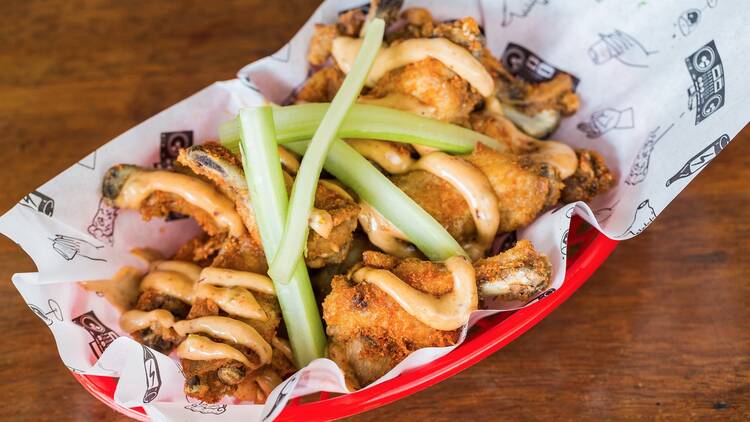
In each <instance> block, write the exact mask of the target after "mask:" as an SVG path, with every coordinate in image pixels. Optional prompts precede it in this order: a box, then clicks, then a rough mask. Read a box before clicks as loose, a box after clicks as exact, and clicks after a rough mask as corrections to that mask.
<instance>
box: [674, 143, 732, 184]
mask: <svg viewBox="0 0 750 422" xmlns="http://www.w3.org/2000/svg"><path fill="white" fill-rule="evenodd" d="M729 141H730V139H729V135H727V134H724V135H721V136H720V137H719V138H718V139H716V140H715V141H713V142H711V143H710V144H708V146H707V147H705V148H703V149H702V150H701V151H700V152H699V153H697V154H695V155H694V156H692V157H691V158H690V159H689V160H688V161H687V162H686V163H685V165H683V166H682V168H680V170H678V171H677V173H675V175H674V176H672V177H670V178H669V180H667V187H669V185H671V184H672V183H674V182H676V181H678V180H680V179H684V178H686V177H690V176H692V175H693V174H695V173H697V172H699V171H700V170H701V169H702V168H703V167H706V166H707V165H708V163H710V162H711V161H712V160H713V159H714V158H716V156H717V155H719V153H720V152H721V151H722V150H723V149H724V148H726V146H727V145H728V144H729Z"/></svg>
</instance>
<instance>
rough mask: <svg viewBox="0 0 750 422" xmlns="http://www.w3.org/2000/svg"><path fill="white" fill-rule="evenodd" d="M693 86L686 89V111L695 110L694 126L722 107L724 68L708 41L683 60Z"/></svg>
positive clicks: (716, 52) (711, 43)
mask: <svg viewBox="0 0 750 422" xmlns="http://www.w3.org/2000/svg"><path fill="white" fill-rule="evenodd" d="M685 66H687V69H688V72H690V79H692V80H693V86H691V87H690V88H688V109H690V110H692V109H693V108H695V110H696V112H695V124H696V125H697V124H698V123H700V122H702V121H703V120H705V119H706V118H708V116H710V115H712V114H714V113H715V112H716V111H717V110H719V109H720V108H722V107H723V106H724V100H725V89H724V66H723V65H722V63H721V56H719V51H718V50H717V49H716V44H714V42H713V41H709V42H708V44H706V45H704V46H703V47H701V48H700V49H698V51H696V52H695V53H693V54H691V55H690V56H689V57H688V58H686V59H685Z"/></svg>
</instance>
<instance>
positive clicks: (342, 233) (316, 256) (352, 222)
mask: <svg viewBox="0 0 750 422" xmlns="http://www.w3.org/2000/svg"><path fill="white" fill-rule="evenodd" d="M177 161H178V162H179V163H180V164H182V165H184V166H186V167H188V168H190V170H192V171H194V172H195V173H196V174H199V175H201V176H203V177H206V178H207V179H209V180H211V181H212V182H213V183H214V184H216V186H218V187H219V190H221V191H222V192H223V193H224V194H225V195H226V196H227V197H229V198H231V199H232V201H234V203H235V206H236V208H237V211H238V213H239V215H240V217H241V218H242V220H243V221H244V223H245V225H246V226H247V227H248V228H249V231H250V233H251V234H252V237H253V239H254V240H257V241H256V242H255V243H254V244H255V245H258V247H257V249H258V252H262V251H261V250H260V247H259V245H260V244H261V243H260V240H259V239H260V235H259V234H258V229H257V224H256V223H255V216H254V214H253V211H252V209H251V206H250V204H251V199H250V192H249V190H248V187H247V181H246V180H245V173H244V171H243V170H242V165H241V164H240V162H239V160H238V158H237V157H236V156H234V155H233V154H232V153H231V152H229V150H227V149H226V148H224V147H222V146H221V145H219V144H215V143H207V144H204V145H198V146H193V147H190V148H187V149H183V150H181V151H180V155H179V157H178V159H177ZM291 180H292V179H291V177H289V178H287V181H288V182H291ZM315 207H316V208H317V209H319V210H323V211H325V212H326V213H327V214H328V215H329V216H330V218H331V221H332V227H331V230H330V232H329V233H325V234H326V236H323V234H320V233H317V232H316V231H314V230H310V234H309V236H308V240H307V256H306V257H305V262H306V263H307V265H308V266H310V267H313V268H319V267H322V266H323V265H326V264H328V263H337V262H340V261H341V260H343V259H344V257H345V256H346V252H347V250H348V248H349V244H350V243H351V238H352V232H353V231H354V229H355V228H356V227H357V214H358V213H359V207H358V206H357V204H356V203H354V201H352V200H351V198H348V197H344V196H342V195H341V194H340V193H339V192H337V191H336V190H333V189H331V188H329V187H327V186H325V185H324V184H322V183H321V184H319V185H318V187H317V191H316V195H315ZM238 246H241V248H240V249H238V250H239V251H241V252H242V251H248V252H253V253H254V251H250V249H251V248H252V247H253V244H249V243H247V242H243V243H241V244H240V245H238ZM252 256H255V255H252ZM230 258H231V257H229V258H228V259H230ZM213 266H224V267H227V268H237V267H236V266H234V265H231V262H228V263H227V264H226V265H219V264H218V263H214V264H213ZM237 269H239V268H237ZM251 271H252V270H251Z"/></svg>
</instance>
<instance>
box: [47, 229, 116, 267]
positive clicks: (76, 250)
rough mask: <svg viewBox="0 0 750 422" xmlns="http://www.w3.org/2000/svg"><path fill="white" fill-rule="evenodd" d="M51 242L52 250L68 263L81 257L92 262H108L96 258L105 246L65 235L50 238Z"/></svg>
mask: <svg viewBox="0 0 750 422" xmlns="http://www.w3.org/2000/svg"><path fill="white" fill-rule="evenodd" d="M49 240H51V241H52V249H54V250H55V252H57V253H58V254H60V256H61V257H63V258H65V260H67V261H71V260H72V259H73V258H75V257H77V256H80V257H83V258H86V259H90V260H92V261H102V262H107V260H106V259H104V258H97V257H96V255H97V254H98V251H99V250H100V249H102V248H104V246H97V245H94V244H93V243H91V242H88V241H86V240H83V239H79V238H77V237H73V236H66V235H63V234H56V235H55V237H54V239H53V238H50V239H49Z"/></svg>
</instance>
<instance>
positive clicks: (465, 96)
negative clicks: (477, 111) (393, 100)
mask: <svg viewBox="0 0 750 422" xmlns="http://www.w3.org/2000/svg"><path fill="white" fill-rule="evenodd" d="M388 94H400V95H404V96H412V97H414V98H416V99H417V100H418V101H419V102H420V103H422V104H424V105H426V106H428V107H426V108H425V109H424V112H423V113H422V114H424V115H427V116H428V117H432V118H434V119H438V120H443V121H446V122H452V123H457V124H467V123H468V120H469V113H470V112H471V111H472V110H473V109H474V107H475V106H476V105H477V104H478V103H479V102H480V101H481V100H482V96H481V95H480V94H479V93H478V92H477V91H476V89H474V88H473V87H472V86H471V85H469V83H468V82H466V81H465V80H464V79H462V78H461V77H460V76H458V75H457V74H456V73H455V72H453V71H452V70H450V69H449V68H448V67H447V66H445V65H444V64H443V63H442V62H441V61H439V60H437V59H433V58H427V59H424V60H420V61H418V62H415V63H411V64H408V65H406V66H403V67H399V68H397V69H393V70H391V71H390V72H388V73H386V74H385V75H384V76H383V77H382V78H380V79H379V80H378V82H377V83H376V84H375V86H374V87H373V88H372V90H371V91H370V92H369V93H368V95H367V96H368V98H383V97H385V96H387V95H388Z"/></svg>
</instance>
